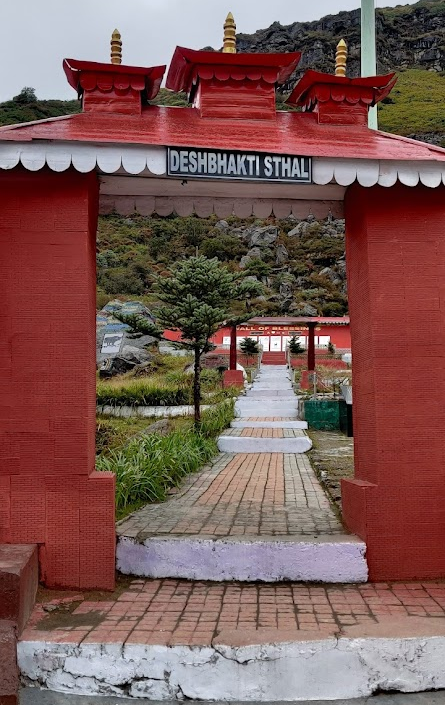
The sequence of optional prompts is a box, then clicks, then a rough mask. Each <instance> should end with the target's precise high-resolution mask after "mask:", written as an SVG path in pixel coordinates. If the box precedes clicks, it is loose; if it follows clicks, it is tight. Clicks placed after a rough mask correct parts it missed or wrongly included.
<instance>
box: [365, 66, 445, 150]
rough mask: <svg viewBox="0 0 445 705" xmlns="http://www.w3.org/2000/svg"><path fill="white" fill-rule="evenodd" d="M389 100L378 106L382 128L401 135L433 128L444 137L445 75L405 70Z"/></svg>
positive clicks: (422, 132) (424, 131) (433, 130)
mask: <svg viewBox="0 0 445 705" xmlns="http://www.w3.org/2000/svg"><path fill="white" fill-rule="evenodd" d="M387 100H388V99H387ZM389 100H390V101H391V102H388V103H386V104H383V105H381V107H380V110H379V114H380V129H381V130H384V131H385V132H393V133H395V134H398V135H412V134H415V135H422V134H426V133H430V132H434V133H437V134H440V135H444V138H445V111H444V104H445V76H443V75H441V74H438V73H434V72H433V71H422V70H421V69H409V70H407V71H402V72H400V73H399V80H398V82H397V84H396V86H395V88H394V89H393V91H392V93H391V95H390V97H389Z"/></svg>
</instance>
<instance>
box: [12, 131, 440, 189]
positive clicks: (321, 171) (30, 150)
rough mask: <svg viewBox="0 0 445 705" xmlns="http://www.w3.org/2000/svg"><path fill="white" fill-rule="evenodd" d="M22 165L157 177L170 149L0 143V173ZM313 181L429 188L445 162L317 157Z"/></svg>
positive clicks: (435, 184) (436, 182)
mask: <svg viewBox="0 0 445 705" xmlns="http://www.w3.org/2000/svg"><path fill="white" fill-rule="evenodd" d="M19 163H21V164H22V165H23V166H24V167H25V169H28V170H29V171H39V169H42V168H43V167H44V166H45V165H48V166H49V168H50V169H52V171H58V172H62V171H65V170H66V169H68V168H69V167H70V166H71V165H72V166H73V167H74V168H75V169H76V171H79V172H81V173H87V172H90V171H94V169H96V168H97V169H98V170H99V171H101V172H103V173H105V174H114V173H115V172H117V171H119V170H120V169H123V170H124V171H125V172H126V173H127V174H132V175H137V174H142V173H143V172H148V173H150V174H152V175H153V176H163V175H165V173H166V148H165V147H133V146H131V145H113V146H107V145H100V144H81V143H73V142H69V143H68V142H67V143H50V142H43V141H42V142H32V143H18V142H15V143H11V142H8V143H3V144H1V143H0V169H13V168H14V167H16V166H17V165H18V164H19ZM312 178H313V182H314V183H315V184H319V185H320V186H322V185H323V186H324V185H326V184H330V183H337V184H338V185H340V186H349V185H350V184H352V183H354V182H355V181H357V182H358V183H359V184H361V185H362V186H368V187H369V186H374V185H375V184H379V185H380V186H386V187H390V186H394V184H395V183H396V182H397V181H400V182H401V183H402V184H404V185H405V186H417V184H418V183H419V182H420V183H422V184H424V186H428V187H429V188H437V187H438V186H440V185H441V184H442V183H443V184H445V161H442V162H440V161H432V160H431V161H409V160H407V161H389V160H388V161H386V160H380V161H379V160H371V159H368V160H367V159H330V158H325V157H315V158H314V160H313V169H312Z"/></svg>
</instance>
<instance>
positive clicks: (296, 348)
mask: <svg viewBox="0 0 445 705" xmlns="http://www.w3.org/2000/svg"><path fill="white" fill-rule="evenodd" d="M289 350H290V352H291V353H292V355H299V354H300V353H302V352H304V348H303V346H302V344H301V343H300V341H299V340H298V338H297V336H296V335H293V336H292V338H291V339H290V340H289Z"/></svg>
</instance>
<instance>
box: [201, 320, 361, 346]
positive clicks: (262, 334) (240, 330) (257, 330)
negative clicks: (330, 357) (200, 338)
mask: <svg viewBox="0 0 445 705" xmlns="http://www.w3.org/2000/svg"><path fill="white" fill-rule="evenodd" d="M308 322H312V323H313V322H316V324H317V325H316V328H315V347H316V348H320V349H326V348H327V347H328V345H329V343H332V344H333V345H334V347H335V349H336V350H337V351H338V352H349V351H350V350H351V333H350V330H349V316H343V317H337V318H334V317H319V318H306V317H288V316H283V317H264V318H263V317H261V318H252V319H251V320H250V321H247V322H246V323H244V324H243V325H240V326H238V327H237V329H236V337H237V344H238V346H239V344H240V343H241V341H242V340H244V338H253V339H254V340H256V341H258V343H260V344H261V346H262V348H263V351H264V352H285V350H286V346H287V344H288V342H289V340H290V338H291V337H293V336H296V337H297V338H298V340H299V341H300V343H301V345H302V346H303V347H304V348H307V347H308V337H309V326H308ZM213 342H214V343H215V345H217V346H218V347H220V346H224V348H225V347H226V346H228V345H230V328H221V330H220V331H218V333H217V334H216V335H215V336H214V338H213Z"/></svg>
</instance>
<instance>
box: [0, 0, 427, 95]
mask: <svg viewBox="0 0 445 705" xmlns="http://www.w3.org/2000/svg"><path fill="white" fill-rule="evenodd" d="M414 1H415V0H406V1H405V2H404V3H403V4H408V3H409V4H413V2H414ZM398 4H400V0H376V6H377V7H388V6H391V7H394V6H395V5H398ZM359 5H360V0H315V1H313V2H309V1H308V0H0V7H1V11H0V27H1V35H2V38H1V40H0V101H4V100H9V99H10V98H11V97H12V96H13V95H16V94H17V93H19V92H20V90H21V89H22V88H23V87H24V86H32V87H33V88H35V90H36V92H37V95H38V97H39V98H62V99H66V98H74V97H75V93H74V91H73V90H72V89H71V88H70V87H69V86H68V84H67V83H66V80H65V75H64V73H63V71H62V59H63V58H65V57H69V58H75V59H84V60H89V61H105V62H108V61H109V40H110V36H111V33H112V31H113V29H114V28H115V27H117V28H118V29H119V30H120V32H121V34H122V39H123V43H124V46H123V52H124V53H123V62H124V63H126V64H130V65H135V66H154V65H159V64H167V65H168V63H169V61H170V58H171V56H172V53H173V50H174V48H175V46H176V45H178V44H180V45H182V46H186V47H191V48H194V49H200V48H202V47H203V46H207V45H210V46H214V47H215V48H216V47H220V46H221V44H222V26H223V23H224V19H225V17H226V15H227V12H228V11H229V10H231V11H232V12H233V14H234V16H235V20H236V23H237V26H238V31H239V32H247V33H250V32H254V31H255V30H257V29H262V28H264V27H268V26H269V25H270V24H271V23H272V22H274V21H275V20H277V21H279V22H281V24H291V23H292V22H297V21H300V22H303V21H306V20H315V19H319V18H320V17H323V16H324V15H326V14H335V13H336V12H338V11H339V10H352V9H354V8H356V7H358V6H359Z"/></svg>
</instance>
